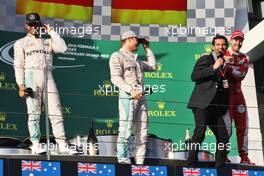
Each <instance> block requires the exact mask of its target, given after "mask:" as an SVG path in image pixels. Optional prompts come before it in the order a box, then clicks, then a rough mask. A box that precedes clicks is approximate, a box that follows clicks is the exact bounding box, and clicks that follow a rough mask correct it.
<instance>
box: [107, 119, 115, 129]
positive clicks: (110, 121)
mask: <svg viewBox="0 0 264 176" xmlns="http://www.w3.org/2000/svg"><path fill="white" fill-rule="evenodd" d="M105 123H106V127H107V128H113V123H114V121H113V120H109V119H108V120H105Z"/></svg>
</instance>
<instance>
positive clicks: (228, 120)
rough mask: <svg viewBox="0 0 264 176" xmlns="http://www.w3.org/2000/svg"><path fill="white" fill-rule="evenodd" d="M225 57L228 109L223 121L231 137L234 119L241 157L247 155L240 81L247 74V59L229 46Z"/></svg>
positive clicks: (243, 102)
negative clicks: (227, 59) (227, 58)
mask: <svg viewBox="0 0 264 176" xmlns="http://www.w3.org/2000/svg"><path fill="white" fill-rule="evenodd" d="M225 57H229V58H230V59H229V60H230V62H227V63H226V70H227V71H226V73H225V77H226V78H227V79H228V83H229V110H228V111H227V113H226V115H225V116H224V121H225V124H226V126H227V131H228V133H229V135H230V137H231V135H232V120H233V119H234V122H235V127H236V135H237V145H238V152H239V156H240V157H242V156H245V155H246V156H247V155H248V114H247V108H246V102H245V99H244V95H243V92H242V89H241V81H242V80H243V79H244V78H245V76H246V74H247V71H248V65H249V59H248V57H247V56H246V55H245V54H242V53H234V52H233V51H232V49H231V48H229V49H228V50H227V52H226V54H225Z"/></svg>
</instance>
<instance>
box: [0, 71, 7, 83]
mask: <svg viewBox="0 0 264 176" xmlns="http://www.w3.org/2000/svg"><path fill="white" fill-rule="evenodd" d="M5 77H6V74H5V73H4V72H1V73H0V81H4V80H5Z"/></svg>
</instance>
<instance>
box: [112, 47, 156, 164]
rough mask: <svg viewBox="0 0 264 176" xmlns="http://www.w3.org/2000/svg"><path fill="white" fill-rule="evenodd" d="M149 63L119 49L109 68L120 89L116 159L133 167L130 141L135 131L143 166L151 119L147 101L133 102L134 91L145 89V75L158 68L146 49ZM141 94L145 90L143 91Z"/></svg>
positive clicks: (136, 154) (137, 150)
mask: <svg viewBox="0 0 264 176" xmlns="http://www.w3.org/2000/svg"><path fill="white" fill-rule="evenodd" d="M146 55H147V61H140V60H138V59H137V55H136V54H133V53H131V52H128V51H126V50H124V49H120V50H119V51H118V52H115V53H113V54H112V55H111V58H110V61H109V66H110V74H111V81H112V83H113V84H114V85H115V86H117V87H118V88H119V134H118V139H117V158H118V162H119V163H122V162H123V163H127V164H129V163H130V159H129V157H128V149H127V147H128V146H127V145H128V140H129V137H130V136H131V133H132V129H133V128H134V132H135V161H136V163H137V164H143V162H144V159H145V153H146V143H147V133H148V132H147V131H148V116H147V105H146V101H145V98H144V97H143V98H141V99H139V100H133V99H131V96H130V95H129V93H130V91H131V89H132V87H138V88H140V89H141V88H143V77H144V74H143V73H144V71H154V70H156V68H157V64H156V59H155V56H154V55H153V53H152V51H151V50H150V49H146ZM141 90H142V89H141Z"/></svg>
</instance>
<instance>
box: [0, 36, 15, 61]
mask: <svg viewBox="0 0 264 176" xmlns="http://www.w3.org/2000/svg"><path fill="white" fill-rule="evenodd" d="M14 43H15V41H12V42H9V43H7V44H5V45H4V46H2V47H1V48H0V60H1V61H3V62H4V63H6V64H8V65H13V57H12V56H10V50H11V48H13V46H14Z"/></svg>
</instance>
